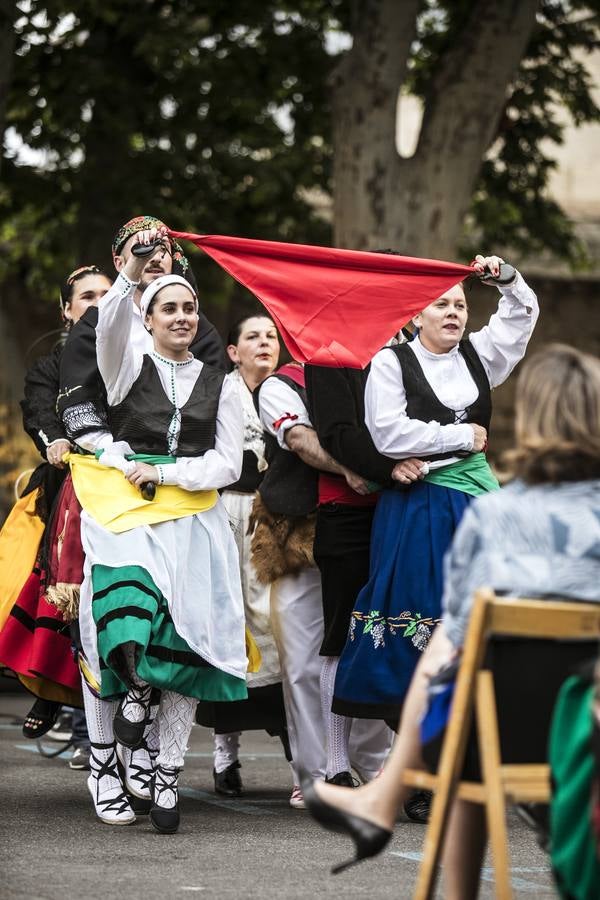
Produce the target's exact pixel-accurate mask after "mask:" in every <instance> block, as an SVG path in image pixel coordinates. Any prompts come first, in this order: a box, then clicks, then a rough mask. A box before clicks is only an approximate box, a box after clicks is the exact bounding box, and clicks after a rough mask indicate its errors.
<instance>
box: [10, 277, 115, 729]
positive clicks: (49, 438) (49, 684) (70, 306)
mask: <svg viewBox="0 0 600 900" xmlns="http://www.w3.org/2000/svg"><path fill="white" fill-rule="evenodd" d="M110 285H111V282H110V279H109V277H108V276H107V275H106V274H105V273H104V272H102V271H101V270H100V269H99V268H98V267H97V266H83V267H81V268H78V269H76V270H75V271H74V272H72V273H71V274H70V275H69V277H68V278H67V279H66V281H65V283H64V284H63V285H62V286H61V289H60V305H61V313H62V316H63V320H64V322H65V324H66V327H67V329H70V328H71V327H72V325H73V324H74V323H75V322H77V321H78V320H79V319H80V317H81V316H82V315H83V314H84V313H85V311H86V310H87V309H88V308H89V307H90V306H95V305H96V304H97V303H98V302H99V300H100V298H101V297H102V296H103V295H104V294H105V293H106V292H107V291H108V290H109V288H110ZM63 344H64V340H63V341H61V342H59V343H58V344H57V345H56V347H55V348H54V350H53V351H52V353H51V354H50V355H49V356H44V357H41V358H40V359H39V360H37V361H36V362H35V363H34V365H33V366H32V367H31V368H30V370H29V371H28V372H27V375H26V377H25V398H24V400H23V401H22V403H21V406H22V409H23V426H24V428H25V431H26V432H27V433H28V434H29V436H30V437H31V439H32V440H33V442H34V443H35V445H36V447H37V449H38V450H39V452H40V453H41V455H42V456H43V457H44V458H45V460H47V461H45V462H43V463H41V464H40V465H39V466H38V467H37V468H36V469H35V471H34V472H33V474H32V476H31V478H30V479H29V482H28V484H27V487H26V488H25V490H24V491H23V494H22V495H21V498H20V500H19V501H18V502H17V503H16V504H15V507H14V508H13V510H12V512H11V514H10V515H9V517H8V519H7V521H6V523H5V526H4V528H3V529H2V533H1V534H0V585H1V594H0V625H1V626H2V630H1V632H0V666H2V667H5V668H7V669H10V670H12V672H14V673H15V674H16V675H17V677H18V678H19V680H20V681H21V683H22V684H23V685H24V686H25V687H26V688H27V689H28V690H29V691H31V693H33V694H34V695H35V696H36V697H37V698H38V699H37V700H36V701H35V703H34V704H33V706H32V708H31V709H30V711H29V712H28V714H27V716H26V717H25V723H24V725H23V734H24V736H25V737H28V738H37V737H41V736H42V735H43V734H45V733H46V732H47V731H48V730H49V729H50V728H51V727H52V725H53V723H54V721H55V720H56V716H57V715H58V712H59V710H60V708H61V706H62V705H63V704H69V705H75V706H80V705H81V686H80V678H79V670H78V668H77V664H76V662H75V659H74V655H73V650H72V641H71V633H70V627H69V621H68V620H66V619H65V618H63V616H62V614H61V613H60V612H59V610H58V609H57V607H56V605H54V603H53V602H50V601H52V600H54V593H55V592H56V582H57V580H58V581H59V582H60V583H63V585H66V584H67V583H69V584H72V585H73V586H74V587H76V589H77V590H78V589H79V584H80V582H81V574H82V565H83V559H82V553H81V545H80V541H79V523H78V517H76V518H75V520H73V519H72V520H71V521H68V520H67V517H66V516H65V505H64V504H62V503H61V498H62V497H63V495H64V493H65V490H67V489H68V485H67V484H66V483H65V475H66V474H67V471H66V467H65V463H64V462H63V456H64V455H65V454H66V453H67V452H68V450H69V449H70V442H69V440H68V439H67V437H66V434H65V430H64V426H63V423H62V422H61V420H60V418H59V416H58V415H57V412H56V400H57V396H58V391H59V365H60V359H61V355H62V351H63ZM67 481H69V479H67Z"/></svg>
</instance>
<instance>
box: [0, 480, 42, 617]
mask: <svg viewBox="0 0 600 900" xmlns="http://www.w3.org/2000/svg"><path fill="white" fill-rule="evenodd" d="M38 493H39V488H38V489H37V490H35V491H32V492H31V493H30V494H27V496H26V497H21V499H20V500H17V502H16V503H15V505H14V506H13V508H12V509H11V511H10V513H9V515H8V518H7V520H6V522H5V523H4V527H3V528H2V531H0V629H2V628H3V627H4V623H5V622H6V620H7V619H8V617H9V615H10V611H11V609H12V608H13V606H14V605H15V602H16V600H17V597H18V596H19V594H20V593H21V590H22V588H23V585H24V584H25V582H26V581H27V579H28V578H29V576H30V575H31V572H32V570H33V567H34V565H35V560H36V557H37V555H38V550H39V547H40V542H41V540H42V535H43V533H44V528H45V525H44V523H43V522H42V520H41V519H40V518H39V517H38V516H36V514H35V501H36V499H37V496H38Z"/></svg>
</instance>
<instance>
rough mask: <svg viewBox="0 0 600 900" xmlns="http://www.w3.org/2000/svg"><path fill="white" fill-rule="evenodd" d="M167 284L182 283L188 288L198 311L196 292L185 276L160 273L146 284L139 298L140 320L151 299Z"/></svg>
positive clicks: (144, 316) (144, 315) (144, 314)
mask: <svg viewBox="0 0 600 900" xmlns="http://www.w3.org/2000/svg"><path fill="white" fill-rule="evenodd" d="M169 284H182V285H183V286H184V287H186V288H187V289H188V291H189V292H190V294H191V295H192V297H193V298H194V300H195V302H196V312H197V311H198V297H197V296H196V292H195V291H194V288H193V287H192V286H191V284H190V283H189V281H186V280H185V278H182V277H181V275H160V276H159V277H158V278H155V279H154V281H153V282H152V283H151V284H149V285H148V287H147V288H146V290H145V291H144V293H143V294H142V299H141V300H140V313H141V315H142V321H144V320H145V318H146V313H147V312H148V307H149V306H150V303H151V301H152V298H153V297H155V296H156V294H158V292H159V291H160V290H162V289H163V288H164V287H167V286H168V285H169Z"/></svg>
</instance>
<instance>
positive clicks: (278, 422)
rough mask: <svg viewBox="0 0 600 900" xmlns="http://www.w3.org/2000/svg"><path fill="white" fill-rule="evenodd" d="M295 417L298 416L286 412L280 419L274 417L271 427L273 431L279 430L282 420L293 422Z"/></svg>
mask: <svg viewBox="0 0 600 900" xmlns="http://www.w3.org/2000/svg"><path fill="white" fill-rule="evenodd" d="M297 418H298V416H296V415H294V414H293V413H289V412H286V413H284V414H283V415H282V417H281V418H280V419H276V420H275V422H273V428H274V429H275V431H279V429H280V428H281V426H282V425H283V423H284V422H295V421H296V419H297Z"/></svg>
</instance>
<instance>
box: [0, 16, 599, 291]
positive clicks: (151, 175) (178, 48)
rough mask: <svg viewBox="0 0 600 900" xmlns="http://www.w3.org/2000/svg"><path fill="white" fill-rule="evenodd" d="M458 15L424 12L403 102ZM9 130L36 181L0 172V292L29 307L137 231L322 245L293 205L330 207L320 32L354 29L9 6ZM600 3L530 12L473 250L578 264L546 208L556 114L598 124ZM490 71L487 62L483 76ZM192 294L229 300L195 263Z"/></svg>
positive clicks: (332, 21) (477, 212)
mask: <svg viewBox="0 0 600 900" xmlns="http://www.w3.org/2000/svg"><path fill="white" fill-rule="evenodd" d="M473 3H474V0H427V2H425V3H424V8H423V12H422V14H421V16H420V17H419V33H418V40H417V42H416V43H415V46H414V48H413V54H412V59H411V64H410V76H409V80H408V83H407V85H406V86H405V87H408V88H409V89H411V90H413V91H415V92H416V93H417V94H419V95H420V96H422V97H423V98H424V100H425V101H427V98H428V96H429V93H430V92H431V90H432V84H433V74H434V73H435V71H436V67H437V66H439V62H440V60H441V59H442V57H443V55H444V53H445V52H447V51H448V49H449V48H450V47H452V46H455V45H456V42H457V41H460V40H461V32H462V30H463V29H464V23H465V21H466V19H467V18H468V14H469V12H471V11H472V9H473ZM19 7H20V11H21V12H20V15H19V16H18V19H17V25H16V30H17V46H16V54H17V55H16V58H15V65H14V73H13V81H12V86H11V89H10V94H9V97H8V103H7V126H8V127H9V128H11V129H12V132H11V133H12V134H15V135H16V136H17V137H18V138H19V139H20V140H21V141H22V142H23V143H24V144H25V145H27V146H28V147H31V148H32V149H33V150H34V151H35V152H36V153H39V154H40V162H39V164H37V163H29V162H28V163H26V164H17V161H16V160H15V159H11V158H10V156H11V155H12V156H14V153H12V154H11V153H10V152H6V153H5V157H8V158H5V159H4V161H3V169H2V176H3V186H2V187H1V188H0V251H1V252H0V282H1V281H3V280H4V279H6V278H10V279H13V280H16V281H18V282H19V284H25V285H26V286H27V287H28V288H29V289H30V291H31V292H35V294H36V295H37V296H40V295H41V296H49V297H53V296H54V295H55V286H56V283H57V282H58V281H59V280H60V279H61V278H62V277H63V276H64V273H65V272H66V271H68V270H69V269H70V268H72V267H73V266H74V265H76V264H81V263H83V262H97V263H99V264H102V265H104V266H106V267H109V268H110V265H111V261H110V255H109V252H108V249H109V246H110V242H111V239H112V236H113V233H114V232H115V230H116V229H117V227H118V226H119V225H120V224H121V223H122V222H123V221H125V220H126V219H128V218H129V217H130V216H132V215H135V214H139V213H141V212H149V213H153V214H156V215H159V216H160V217H162V218H163V219H164V220H165V221H166V222H168V223H169V224H170V225H172V226H173V227H179V228H181V229H183V230H187V229H190V230H196V231H199V232H207V233H211V232H212V233H225V234H239V235H250V236H255V237H262V238H274V239H282V240H293V241H311V242H315V243H326V242H328V241H329V239H330V231H329V226H328V225H327V223H325V222H324V221H323V220H322V219H321V218H320V217H319V216H318V214H316V213H315V210H314V208H313V206H312V205H311V203H310V202H309V201H308V200H307V192H310V191H311V190H312V189H318V190H321V191H329V190H330V189H331V184H330V178H331V153H332V151H331V122H330V106H329V98H328V89H327V80H328V78H329V76H330V74H331V71H332V68H333V66H334V65H335V64H336V62H337V60H336V58H335V56H334V55H332V54H331V53H330V52H328V50H327V40H328V37H329V36H330V35H331V33H332V32H333V31H334V30H336V29H337V30H339V29H342V30H343V29H344V28H346V29H351V28H352V27H356V28H360V27H361V20H362V15H363V14H364V8H363V5H362V4H361V3H350V2H347V0H346V2H344V0H297V2H285V0H281V2H277V0H263V2H257V0H239V2H236V3H222V2H219V0H137V2H136V3H132V2H130V0H79V2H78V3H77V4H73V3H69V2H67V0H21V2H20V4H19ZM599 7H600V0H587V2H583V0H541V2H540V13H539V16H538V25H537V28H536V30H535V33H534V34H533V36H532V39H531V42H530V44H529V47H528V49H527V53H526V55H525V58H524V59H523V63H522V65H521V68H520V71H519V74H518V77H517V79H516V80H515V83H514V84H513V85H511V86H509V88H508V91H507V101H506V108H505V113H504V115H503V116H502V118H501V121H500V124H499V130H498V137H497V140H496V142H495V144H494V146H493V152H491V153H490V154H489V158H488V159H486V160H485V161H484V163H483V166H482V170H481V174H480V178H479V182H478V185H477V190H476V192H475V195H474V198H473V204H472V210H471V216H470V227H471V231H472V232H473V233H476V234H477V243H478V244H481V245H488V246H502V245H504V244H511V245H512V246H515V245H516V247H517V248H518V249H519V250H522V251H527V252H532V251H536V250H541V249H542V248H545V249H549V250H551V251H552V252H553V253H555V254H557V255H558V256H562V257H566V258H567V259H569V260H570V261H571V263H574V264H576V263H578V262H579V261H580V249H579V247H578V245H577V243H576V241H575V240H574V238H573V234H572V230H571V226H570V224H569V222H568V221H567V219H566V218H565V216H564V214H563V213H562V211H561V210H560V209H559V208H558V207H557V206H556V204H555V203H553V202H552V201H551V200H550V199H549V198H548V196H547V193H546V183H547V178H548V175H549V173H550V171H551V169H552V166H553V162H552V158H551V145H552V143H554V144H557V143H560V142H561V140H562V133H563V124H562V122H563V119H562V118H561V109H564V108H566V109H567V110H568V112H569V114H570V115H571V117H572V118H573V120H574V121H575V122H576V123H578V124H580V123H582V122H591V121H596V120H597V119H598V115H599V113H598V109H597V107H596V106H595V104H594V102H593V100H592V98H591V95H590V87H591V85H590V83H589V75H588V74H587V72H586V70H585V68H584V65H583V62H582V57H583V54H584V53H585V52H587V51H590V50H592V49H594V48H595V47H597V46H598V16H597V14H598V11H599ZM491 64H492V65H493V61H491ZM194 267H195V269H196V270H197V274H198V275H199V278H200V283H201V284H202V285H203V287H204V291H205V295H208V296H210V297H211V299H212V301H213V302H214V301H216V302H217V304H218V303H221V305H223V306H227V305H228V304H229V303H230V301H231V296H232V294H236V295H237V293H236V292H238V290H239V289H238V288H237V287H236V286H235V285H233V284H232V282H231V281H230V280H228V279H225V278H223V277H222V275H221V273H220V271H219V270H218V269H217V268H216V267H215V266H214V265H213V264H212V263H210V261H207V260H206V258H205V257H204V256H203V255H201V254H198V255H197V256H196V257H195V260H194Z"/></svg>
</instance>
